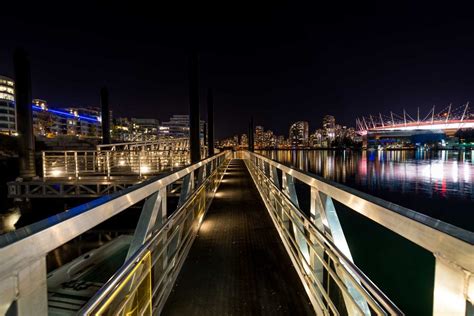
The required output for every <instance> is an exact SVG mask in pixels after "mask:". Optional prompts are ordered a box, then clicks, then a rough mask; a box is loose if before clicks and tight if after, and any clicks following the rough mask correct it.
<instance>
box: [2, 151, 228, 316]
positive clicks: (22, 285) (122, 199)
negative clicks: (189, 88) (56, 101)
mask: <svg viewBox="0 0 474 316" xmlns="http://www.w3.org/2000/svg"><path fill="white" fill-rule="evenodd" d="M228 157H229V153H228V152H223V153H220V154H218V155H215V156H213V157H211V158H208V159H205V160H202V161H201V162H199V163H196V164H193V165H190V166H188V167H186V168H183V169H180V170H178V171H176V172H173V173H170V174H167V175H162V176H159V177H156V178H153V179H149V180H146V181H144V182H142V183H140V184H137V185H135V186H133V187H130V188H127V189H125V190H122V191H120V192H117V193H115V194H111V195H107V196H103V197H102V198H99V199H96V200H94V201H92V202H89V203H87V204H84V205H81V206H78V207H76V208H73V209H71V210H68V211H66V212H63V213H60V214H58V215H55V216H53V217H50V218H48V219H45V220H43V221H40V222H38V223H35V224H32V225H29V226H26V227H24V228H21V229H18V230H17V231H14V232H11V233H8V234H5V235H2V236H0V258H2V261H1V262H0V315H1V314H5V313H6V312H7V311H9V310H10V311H11V310H12V308H14V310H16V312H17V313H18V314H20V315H47V314H48V298H47V292H48V289H47V282H46V279H47V276H46V255H47V254H48V253H49V252H51V251H52V250H54V249H56V248H58V247H59V246H61V245H64V244H65V243H67V242H68V241H70V240H72V239H73V238H75V237H78V236H80V235H81V234H83V233H84V232H87V231H89V230H90V229H92V228H94V227H96V226H97V225H99V224H101V223H103V222H105V221H106V220H108V219H109V218H111V217H113V216H116V215H117V214H119V213H121V212H123V211H125V210H126V209H128V208H129V207H131V206H133V205H135V204H137V203H139V202H141V201H144V203H143V207H142V211H141V214H140V218H139V220H138V224H137V226H136V228H135V233H134V236H133V238H132V239H131V243H130V247H129V249H128V255H127V258H128V260H126V264H125V266H124V268H123V269H121V270H120V271H119V272H118V273H116V274H115V276H114V277H113V278H112V280H118V279H117V278H119V279H120V280H119V281H120V282H121V283H120V282H119V283H120V284H119V285H117V284H116V283H114V287H113V289H112V290H113V292H114V293H113V295H112V297H113V299H111V298H110V297H109V296H107V295H105V296H104V294H110V291H109V290H110V287H109V286H110V282H109V283H107V285H106V286H105V287H104V288H103V290H101V291H100V292H99V294H98V295H100V296H99V297H100V298H101V299H94V300H93V301H92V303H91V304H93V305H88V306H100V308H101V309H100V310H101V311H105V310H107V311H109V312H110V313H111V314H116V312H119V311H122V312H124V313H125V312H127V311H130V310H134V311H137V309H140V310H141V311H142V312H146V311H147V310H150V309H149V308H151V302H153V307H154V309H156V308H160V305H159V304H160V303H161V302H163V300H164V299H165V298H166V296H167V293H169V291H170V290H171V287H172V284H173V281H172V280H174V278H175V277H176V275H177V273H178V271H179V269H180V266H181V263H182V261H183V260H184V258H185V256H186V253H187V251H188V250H189V247H190V246H191V244H192V241H193V239H194V236H195V233H196V231H197V229H198V228H199V225H200V222H201V220H202V217H203V216H204V212H205V210H206V209H207V207H208V206H209V203H210V202H211V200H212V198H213V196H214V192H215V190H216V188H217V186H218V185H219V183H220V180H221V179H222V176H223V173H224V170H225V168H226V166H227V158H228ZM178 188H180V189H179V190H177V189H178ZM171 193H172V194H173V195H176V194H179V203H178V206H177V209H176V210H174V211H173V210H169V209H168V205H167V199H168V194H171ZM145 248H146V251H145V252H144V251H143V249H145ZM147 256H149V258H148V257H147ZM138 257H140V259H139V260H138V261H136V259H137V258H138ZM149 259H150V260H149ZM157 260H158V261H157ZM157 262H159V263H160V264H158V265H157ZM137 265H138V267H137ZM132 266H133V267H132ZM129 267H130V268H131V269H128V268H129ZM124 269H125V270H124ZM160 269H161V270H160ZM124 271H125V272H124ZM164 272H165V273H164ZM124 273H125V274H126V276H125V275H124ZM123 276H125V277H126V278H125V279H123V278H122V277H123ZM160 278H162V279H160ZM115 285H117V286H115ZM148 290H150V291H148ZM147 293H148V294H147ZM96 297H97V296H96ZM102 298H104V299H106V300H102ZM120 298H122V300H119V299H120ZM151 298H153V300H151ZM157 304H158V305H157ZM13 306H14V307H13Z"/></svg>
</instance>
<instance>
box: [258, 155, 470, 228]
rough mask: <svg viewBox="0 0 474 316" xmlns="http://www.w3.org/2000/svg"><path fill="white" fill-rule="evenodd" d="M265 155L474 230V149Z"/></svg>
mask: <svg viewBox="0 0 474 316" xmlns="http://www.w3.org/2000/svg"><path fill="white" fill-rule="evenodd" d="M262 154H264V155H266V156H268V157H271V158H272V159H274V160H277V161H280V162H282V163H284V164H286V165H290V166H293V167H296V168H299V169H302V170H305V171H309V172H312V173H315V174H317V175H320V176H323V177H324V178H326V179H330V180H333V181H336V182H340V183H343V184H346V185H348V186H351V187H354V188H356V189H358V190H361V191H364V192H367V193H371V194H373V195H375V196H378V197H380V198H383V199H385V200H388V201H390V202H393V203H396V204H400V205H402V206H405V207H408V208H411V209H414V210H416V211H419V212H422V213H425V214H427V215H430V216H432V217H435V218H438V219H441V220H444V221H447V222H449V223H452V224H454V225H457V226H460V227H463V228H466V229H469V230H471V231H473V230H474V224H473V223H472V222H474V221H473V219H474V213H473V212H474V203H473V202H474V186H473V180H474V163H473V162H474V159H473V157H474V152H473V151H461V152H458V151H423V150H417V151H383V152H378V151H372V152H370V151H369V152H367V151H357V152H353V151H326V150H307V151H305V150H280V151H263V152H262ZM466 220H467V221H468V222H465V221H466Z"/></svg>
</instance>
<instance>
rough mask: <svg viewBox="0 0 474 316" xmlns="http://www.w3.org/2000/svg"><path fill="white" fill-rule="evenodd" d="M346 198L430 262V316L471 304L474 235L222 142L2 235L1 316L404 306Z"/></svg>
mask: <svg viewBox="0 0 474 316" xmlns="http://www.w3.org/2000/svg"><path fill="white" fill-rule="evenodd" d="M341 207H344V208H346V209H347V210H348V212H351V213H352V214H355V215H356V216H358V217H361V218H364V219H367V220H370V221H372V222H374V223H376V225H378V226H380V227H382V228H383V229H384V230H386V231H387V232H389V233H390V234H394V235H397V236H400V237H402V238H403V239H406V240H408V241H409V242H410V243H412V244H414V245H417V247H420V248H422V249H424V251H425V252H427V253H428V254H429V255H430V256H431V257H432V259H433V260H434V262H435V270H434V274H433V275H432V276H430V277H431V282H432V284H433V285H434V287H433V294H432V302H433V303H432V311H433V314H434V315H463V316H464V315H467V314H468V313H472V303H473V302H474V278H473V277H472V273H473V272H474V246H473V245H474V237H473V234H472V233H470V232H467V231H464V230H462V229H459V228H456V227H454V226H452V225H449V224H446V223H443V222H441V221H439V220H435V219H433V218H430V217H428V216H425V215H422V214H419V213H417V212H414V211H412V210H409V209H406V208H403V207H401V206H398V205H396V204H393V203H389V202H387V201H384V200H381V199H378V198H375V197H373V196H370V195H368V194H365V193H362V192H358V191H356V190H354V189H351V188H348V187H345V186H343V185H340V184H337V183H333V182H331V181H328V180H325V179H322V178H320V177H318V176H315V175H312V174H310V173H306V172H303V171H300V170H296V169H292V168H290V167H287V166H285V165H282V164H280V163H278V162H275V161H273V160H270V159H268V158H266V157H263V156H261V155H258V154H255V153H253V152H250V151H240V152H229V151H225V152H222V153H219V154H217V155H214V156H212V157H209V158H205V159H203V160H201V161H199V162H197V163H194V164H187V165H186V166H184V167H181V168H177V169H175V170H172V171H171V170H170V171H168V172H167V173H162V174H159V175H157V176H154V177H149V178H146V179H144V180H143V181H141V182H140V183H137V184H134V185H133V186H130V187H127V188H125V189H122V190H118V191H117V192H114V193H112V194H109V195H104V196H102V197H100V198H98V199H95V200H93V201H91V202H88V203H86V204H84V205H81V206H78V207H75V208H73V209H70V210H68V211H66V212H63V213H60V214H57V215H55V216H53V217H50V218H47V219H45V220H43V221H40V222H38V223H35V224H32V225H29V226H26V227H23V228H20V229H18V230H16V231H14V232H10V233H8V234H5V235H2V236H0V257H1V258H2V261H1V262H0V291H1V295H0V314H6V315H47V314H51V315H73V314H80V315H132V314H133V315H151V314H154V315H156V314H163V315H186V314H192V315H202V314H215V315H230V314H238V315H252V314H263V315H270V314H272V315H273V314H278V315H287V314H298V315H299V314H301V315H305V314H307V315H311V314H316V315H402V314H403V313H404V311H403V310H402V309H400V308H399V307H398V306H397V305H398V304H396V303H395V302H396V300H395V299H394V297H396V296H397V293H396V292H395V293H392V295H390V296H389V295H387V294H386V293H384V291H382V289H381V288H379V287H378V286H377V284H375V283H374V282H373V281H372V280H371V279H370V278H369V277H368V276H367V275H368V274H367V273H369V272H370V271H362V270H361V269H360V268H359V267H358V266H357V262H354V260H353V250H354V249H351V246H350V243H349V242H348V240H347V239H346V236H345V235H346V234H345V229H344V226H343V225H341V221H340V218H339V217H340V216H339V214H340V213H339V210H340V208H341ZM336 210H338V211H336ZM117 218H122V219H124V221H125V222H127V223H130V225H132V226H133V229H132V230H131V231H130V233H127V232H125V233H123V234H118V235H114V236H113V238H112V237H110V236H109V237H110V238H108V239H107V240H106V241H103V240H102V241H101V242H100V243H99V244H98V246H96V247H93V248H92V249H91V250H89V251H86V252H85V253H82V254H81V255H80V256H79V257H77V258H76V259H74V260H72V261H70V262H69V263H65V264H62V265H61V266H60V267H58V268H55V269H52V270H49V271H47V265H48V264H49V262H50V260H51V258H54V257H55V256H57V255H58V252H61V251H65V250H67V249H69V248H68V245H71V243H74V242H76V241H78V240H79V239H81V238H82V239H81V241H83V242H84V241H86V240H87V241H88V242H90V240H89V239H87V238H86V237H83V236H85V235H86V234H88V235H91V234H92V235H93V233H94V231H103V230H104V229H107V227H108V226H107V223H109V222H110V221H113V220H114V219H117ZM114 223H115V222H114ZM132 223H133V224H132ZM111 226H112V227H115V224H112V225H111ZM346 233H347V231H346ZM391 249H393V248H390V247H387V248H386V251H387V252H389V251H391ZM368 253H369V254H370V255H371V256H374V257H375V256H376V255H377V253H372V252H370V251H368ZM379 255H380V254H379ZM395 255H397V256H398V255H400V256H403V254H402V253H400V254H395ZM384 268H387V267H386V266H382V267H380V269H384ZM389 274H391V275H393V278H396V279H398V278H400V279H403V278H404V272H403V271H399V270H397V269H394V270H391V271H389ZM401 291H403V292H404V291H410V280H406V285H405V286H404V287H403V288H402V289H401ZM398 294H400V293H398ZM416 295H417V293H413V296H412V297H411V299H412V300H417V299H418V298H417V296H416Z"/></svg>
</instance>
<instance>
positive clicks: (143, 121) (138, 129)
mask: <svg viewBox="0 0 474 316" xmlns="http://www.w3.org/2000/svg"><path fill="white" fill-rule="evenodd" d="M130 121H131V128H132V135H133V140H134V141H151V140H156V139H157V138H158V130H159V128H160V125H159V122H158V120H157V119H149V118H132V119H131V120H130Z"/></svg>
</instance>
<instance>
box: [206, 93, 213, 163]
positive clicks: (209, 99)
mask: <svg viewBox="0 0 474 316" xmlns="http://www.w3.org/2000/svg"><path fill="white" fill-rule="evenodd" d="M207 133H208V134H207V135H208V137H207V150H208V155H209V157H212V156H214V96H213V95H212V89H211V88H209V90H208V91H207Z"/></svg>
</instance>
